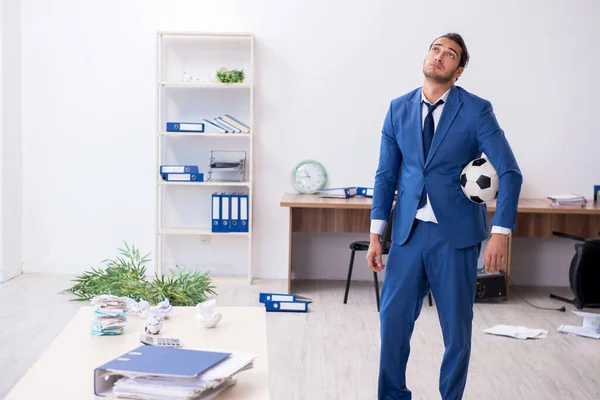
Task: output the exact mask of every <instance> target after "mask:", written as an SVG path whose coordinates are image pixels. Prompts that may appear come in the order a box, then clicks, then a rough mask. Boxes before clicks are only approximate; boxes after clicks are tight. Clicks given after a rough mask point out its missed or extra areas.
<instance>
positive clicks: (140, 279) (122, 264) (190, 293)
mask: <svg viewBox="0 0 600 400" xmlns="http://www.w3.org/2000/svg"><path fill="white" fill-rule="evenodd" d="M118 250H119V253H120V255H119V256H117V257H115V258H114V259H108V260H104V261H103V263H105V264H106V268H98V267H92V268H91V270H90V271H86V272H85V273H83V274H81V275H79V276H77V277H76V278H75V279H74V280H73V282H75V284H74V285H73V286H71V287H70V288H68V289H65V290H64V291H63V292H65V293H68V294H71V295H73V296H75V298H74V299H72V300H74V301H88V300H91V299H92V298H93V297H95V296H98V295H101V294H112V295H115V296H123V297H129V298H131V299H133V300H135V301H140V300H142V299H143V300H146V301H148V302H149V303H150V304H151V305H156V304H158V303H160V302H161V301H163V300H164V299H165V298H167V299H169V302H170V304H171V305H172V306H195V305H196V304H198V303H202V302H204V301H206V300H208V298H209V296H210V295H216V292H215V291H214V289H215V287H214V286H213V285H212V279H211V278H210V276H209V274H208V273H206V272H199V271H195V270H182V269H180V268H179V267H176V268H175V270H171V276H158V275H156V274H155V275H154V279H153V280H148V276H147V275H146V264H147V263H148V261H150V259H148V255H149V254H150V253H148V254H147V255H145V256H143V257H142V256H140V253H139V250H138V249H136V248H135V246H133V245H132V246H131V247H130V246H129V245H128V244H127V242H125V248H124V249H122V248H119V249H118Z"/></svg>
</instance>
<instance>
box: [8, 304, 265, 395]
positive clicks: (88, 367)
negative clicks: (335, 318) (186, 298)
mask: <svg viewBox="0 0 600 400" xmlns="http://www.w3.org/2000/svg"><path fill="white" fill-rule="evenodd" d="M219 311H221V313H222V314H223V319H222V320H221V322H220V323H219V325H218V326H217V327H216V328H213V329H206V328H204V327H203V326H202V325H201V323H200V321H198V320H197V319H196V315H195V308H194V307H173V317H172V318H170V319H167V320H165V321H163V329H162V330H161V332H160V335H161V336H165V337H178V338H180V339H181V344H182V346H183V348H186V349H202V348H205V349H223V350H233V351H240V352H245V353H253V354H257V355H258V357H257V359H256V360H255V361H254V367H253V368H252V369H250V370H248V371H242V372H240V373H239V375H237V383H236V384H235V385H233V386H231V387H229V388H227V389H226V390H225V391H224V392H223V393H221V394H219V395H218V396H217V399H218V400H228V399H231V400H234V399H244V400H268V399H269V398H270V395H269V376H268V355H267V327H266V317H265V310H264V308H263V307H219ZM92 317H93V311H92V307H82V308H81V309H80V310H79V311H78V312H77V314H76V315H75V316H74V317H73V319H72V320H71V321H70V322H69V324H68V325H67V326H66V327H65V329H64V330H63V331H62V332H61V333H60V334H59V335H58V337H57V338H56V339H55V340H54V341H53V342H52V343H51V344H50V346H49V347H48V349H46V351H44V353H43V354H42V355H41V356H40V358H39V359H38V360H37V361H36V362H35V364H33V366H32V367H31V368H30V369H29V371H27V373H26V374H25V376H24V377H23V378H22V379H21V380H20V381H19V382H18V383H17V384H16V385H15V387H14V388H13V389H12V390H11V391H10V392H9V393H8V396H7V397H6V400H17V399H19V400H21V399H61V400H68V399H73V400H83V399H100V398H104V399H116V397H97V396H95V395H94V369H95V368H96V367H99V366H100V365H102V364H104V363H106V362H108V361H110V360H112V359H114V358H116V357H118V356H120V355H121V354H124V353H126V352H128V351H130V350H132V349H134V348H136V347H138V346H141V345H142V344H141V343H140V341H139V334H140V333H141V332H143V331H144V321H145V320H144V319H143V318H140V317H138V316H133V315H131V316H129V317H128V318H127V325H126V326H125V328H124V332H123V334H122V335H117V336H97V337H92V336H91V335H90V321H91V319H92ZM241 332H243V334H241Z"/></svg>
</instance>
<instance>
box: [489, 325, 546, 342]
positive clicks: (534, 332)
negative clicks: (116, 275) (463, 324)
mask: <svg viewBox="0 0 600 400" xmlns="http://www.w3.org/2000/svg"><path fill="white" fill-rule="evenodd" d="M483 331H484V332H485V333H489V334H491V335H498V336H509V337H513V338H516V339H544V338H546V336H548V331H547V330H546V329H532V328H527V327H525V326H514V325H496V326H493V327H491V328H488V329H484V330H483Z"/></svg>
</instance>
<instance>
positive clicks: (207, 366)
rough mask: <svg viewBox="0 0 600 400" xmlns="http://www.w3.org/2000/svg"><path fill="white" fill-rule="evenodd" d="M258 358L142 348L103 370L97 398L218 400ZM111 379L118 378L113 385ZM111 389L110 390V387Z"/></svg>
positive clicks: (97, 380) (97, 382) (99, 373)
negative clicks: (239, 374)
mask: <svg viewBox="0 0 600 400" xmlns="http://www.w3.org/2000/svg"><path fill="white" fill-rule="evenodd" d="M255 359H256V355H253V354H244V353H237V352H223V351H220V350H210V349H203V350H187V349H176V348H161V347H155V346H141V347H139V348H137V349H134V350H133V351H131V352H129V353H126V354H123V355H122V356H120V357H119V358H117V359H115V360H113V361H111V362H109V363H107V364H105V365H103V366H101V367H99V368H97V369H96V373H95V384H94V390H95V393H96V394H97V395H113V396H117V397H121V398H133V399H158V398H159V399H167V400H179V399H197V400H210V399H214V398H215V397H216V396H217V395H218V394H219V393H221V392H222V391H224V390H225V389H227V388H228V387H229V386H231V385H234V384H235V383H236V378H235V376H236V375H237V374H238V373H240V372H241V371H245V370H247V369H249V368H252V367H253V364H254V360H255ZM110 376H113V377H115V378H116V381H113V382H114V383H112V384H111V379H110ZM107 385H108V386H107Z"/></svg>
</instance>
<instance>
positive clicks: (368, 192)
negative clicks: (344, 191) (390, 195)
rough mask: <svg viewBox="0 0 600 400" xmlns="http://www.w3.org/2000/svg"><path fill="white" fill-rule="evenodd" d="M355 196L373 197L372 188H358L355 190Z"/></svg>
mask: <svg viewBox="0 0 600 400" xmlns="http://www.w3.org/2000/svg"><path fill="white" fill-rule="evenodd" d="M356 194H357V195H359V196H363V197H373V188H369V187H362V186H359V187H358V188H356Z"/></svg>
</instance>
